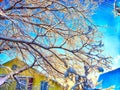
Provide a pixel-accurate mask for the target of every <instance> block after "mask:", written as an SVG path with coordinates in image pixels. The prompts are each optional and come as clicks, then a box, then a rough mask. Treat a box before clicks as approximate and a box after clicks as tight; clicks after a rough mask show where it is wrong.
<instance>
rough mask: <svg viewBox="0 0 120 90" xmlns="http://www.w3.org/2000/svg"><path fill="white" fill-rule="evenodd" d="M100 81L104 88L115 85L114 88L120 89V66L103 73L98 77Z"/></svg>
mask: <svg viewBox="0 0 120 90" xmlns="http://www.w3.org/2000/svg"><path fill="white" fill-rule="evenodd" d="M100 81H102V88H108V87H110V86H114V87H115V89H114V90H120V68H117V69H115V70H112V71H109V72H106V73H104V74H101V75H100V76H99V79H98V82H100Z"/></svg>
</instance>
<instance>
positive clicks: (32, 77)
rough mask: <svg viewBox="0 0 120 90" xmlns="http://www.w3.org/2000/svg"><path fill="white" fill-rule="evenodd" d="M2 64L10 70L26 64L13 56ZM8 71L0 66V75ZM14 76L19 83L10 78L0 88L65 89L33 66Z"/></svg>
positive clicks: (17, 89)
mask: <svg viewBox="0 0 120 90" xmlns="http://www.w3.org/2000/svg"><path fill="white" fill-rule="evenodd" d="M3 65H4V66H7V67H9V68H11V69H12V70H16V69H19V68H21V67H23V66H25V65H27V64H26V63H24V62H23V61H21V60H19V59H18V58H15V59H13V60H10V61H9V62H7V63H4V64H3ZM9 73H10V70H9V69H6V68H1V67H0V76H1V77H3V76H5V75H7V74H9ZM16 78H17V80H18V81H19V83H16V81H15V80H13V79H12V78H10V79H9V80H8V81H7V82H9V83H8V84H7V83H6V84H3V85H2V86H0V90H65V89H64V87H63V86H62V85H61V84H59V83H58V82H56V81H54V80H51V79H49V78H47V77H46V76H45V75H44V74H42V73H40V72H38V71H37V70H36V69H34V68H29V69H28V70H25V71H23V72H22V73H20V74H19V75H17V77H16Z"/></svg>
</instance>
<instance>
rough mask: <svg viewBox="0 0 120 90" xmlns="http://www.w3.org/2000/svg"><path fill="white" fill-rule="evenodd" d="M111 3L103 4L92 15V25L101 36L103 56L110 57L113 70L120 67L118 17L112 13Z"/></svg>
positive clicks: (119, 22)
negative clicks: (97, 27) (96, 27)
mask: <svg viewBox="0 0 120 90" xmlns="http://www.w3.org/2000/svg"><path fill="white" fill-rule="evenodd" d="M113 11H114V9H113V1H112V0H109V1H105V2H103V3H102V4H101V5H100V6H99V7H98V9H97V10H96V11H95V15H93V20H94V23H95V24H97V25H100V26H103V27H104V28H102V27H100V28H99V31H100V32H102V34H103V38H102V39H103V43H104V54H105V55H108V56H112V57H113V59H112V61H113V68H117V67H120V61H119V60H120V16H115V15H114V13H113Z"/></svg>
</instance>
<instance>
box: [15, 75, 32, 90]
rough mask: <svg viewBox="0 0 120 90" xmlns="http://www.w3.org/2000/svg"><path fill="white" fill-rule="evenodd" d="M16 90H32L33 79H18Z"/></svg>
mask: <svg viewBox="0 0 120 90" xmlns="http://www.w3.org/2000/svg"><path fill="white" fill-rule="evenodd" d="M17 80H18V82H19V83H17V85H16V90H32V85H33V78H32V77H18V78H17Z"/></svg>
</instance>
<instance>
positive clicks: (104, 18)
mask: <svg viewBox="0 0 120 90" xmlns="http://www.w3.org/2000/svg"><path fill="white" fill-rule="evenodd" d="M5 1H8V0H5ZM4 3H5V2H4ZM0 6H2V4H1V5H0ZM92 18H93V20H94V23H95V24H97V25H100V26H103V27H104V28H102V27H100V28H99V31H100V32H102V34H103V38H102V39H103V43H104V54H105V55H108V56H112V57H113V63H114V64H113V65H114V67H115V68H117V67H119V65H120V62H119V60H120V16H116V17H115V16H114V13H113V0H105V2H103V3H102V4H101V5H100V6H99V7H98V9H97V10H96V11H95V14H94V15H93V17H92ZM9 59H10V58H9V56H6V55H3V54H0V61H4V60H9Z"/></svg>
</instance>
